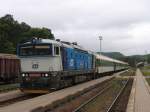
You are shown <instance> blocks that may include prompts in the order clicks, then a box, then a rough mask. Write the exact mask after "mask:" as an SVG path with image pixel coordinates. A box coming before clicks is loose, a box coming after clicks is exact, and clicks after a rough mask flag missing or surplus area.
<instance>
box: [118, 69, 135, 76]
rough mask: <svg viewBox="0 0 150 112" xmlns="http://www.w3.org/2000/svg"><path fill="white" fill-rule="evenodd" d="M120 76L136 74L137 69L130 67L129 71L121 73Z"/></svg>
mask: <svg viewBox="0 0 150 112" xmlns="http://www.w3.org/2000/svg"><path fill="white" fill-rule="evenodd" d="M120 76H135V70H133V69H130V70H128V71H127V72H123V73H121V74H120Z"/></svg>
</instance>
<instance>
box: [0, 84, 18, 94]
mask: <svg viewBox="0 0 150 112" xmlns="http://www.w3.org/2000/svg"><path fill="white" fill-rule="evenodd" d="M17 88H19V84H18V83H16V84H6V85H0V92H7V91H11V90H15V89H17Z"/></svg>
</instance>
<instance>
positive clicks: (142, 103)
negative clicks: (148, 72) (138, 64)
mask: <svg viewBox="0 0 150 112" xmlns="http://www.w3.org/2000/svg"><path fill="white" fill-rule="evenodd" d="M127 112H150V91H149V85H148V84H147V82H146V80H145V78H144V76H143V75H142V73H141V71H140V70H139V69H137V71H136V77H135V79H134V83H133V87H132V90H131V95H130V99H129V103H128V107H127Z"/></svg>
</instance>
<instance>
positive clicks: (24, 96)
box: [0, 94, 39, 107]
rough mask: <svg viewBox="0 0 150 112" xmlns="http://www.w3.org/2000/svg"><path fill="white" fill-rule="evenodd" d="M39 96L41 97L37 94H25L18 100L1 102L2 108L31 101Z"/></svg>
mask: <svg viewBox="0 0 150 112" xmlns="http://www.w3.org/2000/svg"><path fill="white" fill-rule="evenodd" d="M37 96H39V95H37V94H36V95H35V94H24V95H23V96H18V97H16V98H12V99H8V100H5V101H1V102H0V107H5V106H8V105H11V104H14V103H17V102H20V101H24V100H28V99H31V98H34V97H37Z"/></svg>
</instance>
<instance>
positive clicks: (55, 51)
mask: <svg viewBox="0 0 150 112" xmlns="http://www.w3.org/2000/svg"><path fill="white" fill-rule="evenodd" d="M59 52H60V51H59V47H58V46H54V54H55V55H59Z"/></svg>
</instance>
